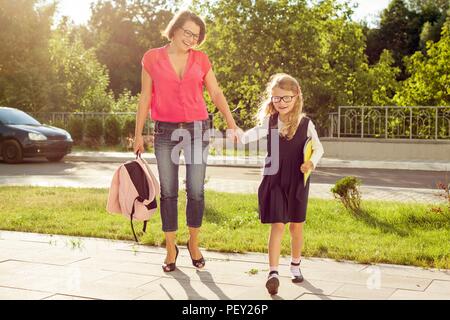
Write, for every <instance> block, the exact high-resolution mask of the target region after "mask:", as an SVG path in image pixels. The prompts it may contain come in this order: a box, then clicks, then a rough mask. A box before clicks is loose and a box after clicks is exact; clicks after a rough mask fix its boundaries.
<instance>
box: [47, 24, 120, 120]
mask: <svg viewBox="0 0 450 320" xmlns="http://www.w3.org/2000/svg"><path fill="white" fill-rule="evenodd" d="M70 28H71V26H70V25H69V24H68V22H67V20H64V21H63V22H61V24H60V25H59V26H58V28H57V29H56V30H55V31H54V32H53V34H52V37H51V40H50V50H49V56H50V62H51V66H52V67H51V68H52V74H53V79H52V80H53V81H52V93H51V99H52V101H53V104H52V105H53V108H52V109H50V108H49V107H48V108H45V109H46V110H47V111H105V112H107V111H109V110H110V109H111V107H112V104H113V98H112V97H111V95H110V94H108V84H109V77H108V72H107V70H106V68H105V67H104V66H102V65H101V64H100V63H99V62H98V61H97V58H96V56H95V52H94V49H89V50H86V49H85V48H84V46H83V43H82V41H81V39H80V38H79V37H78V36H77V35H76V34H75V35H73V37H71V36H70V34H71V33H70V31H69V30H70Z"/></svg>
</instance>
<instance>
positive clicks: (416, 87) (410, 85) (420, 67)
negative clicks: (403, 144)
mask: <svg viewBox="0 0 450 320" xmlns="http://www.w3.org/2000/svg"><path fill="white" fill-rule="evenodd" d="M449 61H450V18H448V19H447V21H446V22H445V24H444V26H443V28H442V33H441V39H440V40H439V42H437V43H433V42H431V41H430V42H428V43H427V50H426V53H425V54H424V53H422V52H420V51H418V52H416V53H415V54H414V55H413V56H411V57H410V58H408V59H406V66H407V71H408V72H409V73H410V75H411V76H410V77H409V78H408V79H407V80H405V81H404V82H403V83H402V88H401V90H400V91H399V92H398V93H397V94H396V96H395V98H394V100H395V101H396V102H397V103H398V104H399V105H402V106H416V105H428V106H448V105H449V104H450V64H449Z"/></svg>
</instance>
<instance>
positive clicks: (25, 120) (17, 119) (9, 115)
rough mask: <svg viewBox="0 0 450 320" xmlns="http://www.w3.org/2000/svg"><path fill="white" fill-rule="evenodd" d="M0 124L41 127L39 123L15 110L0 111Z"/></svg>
mask: <svg viewBox="0 0 450 320" xmlns="http://www.w3.org/2000/svg"><path fill="white" fill-rule="evenodd" d="M0 122H1V123H2V124H5V125H6V124H20V125H35V126H38V125H41V124H40V123H39V121H37V120H36V119H34V118H33V117H31V116H30V115H28V114H26V113H25V112H23V111H20V110H15V109H0Z"/></svg>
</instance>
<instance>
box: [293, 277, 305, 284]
mask: <svg viewBox="0 0 450 320" xmlns="http://www.w3.org/2000/svg"><path fill="white" fill-rule="evenodd" d="M303 280H304V279H303V277H294V278H292V282H293V283H301V282H303Z"/></svg>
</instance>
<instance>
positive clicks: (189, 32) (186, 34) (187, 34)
mask: <svg viewBox="0 0 450 320" xmlns="http://www.w3.org/2000/svg"><path fill="white" fill-rule="evenodd" d="M183 31H184V35H185V36H186V37H188V38H194V40H195V41H196V42H198V39H200V35H199V34H195V33H192V32H191V31H189V30H186V29H183Z"/></svg>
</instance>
